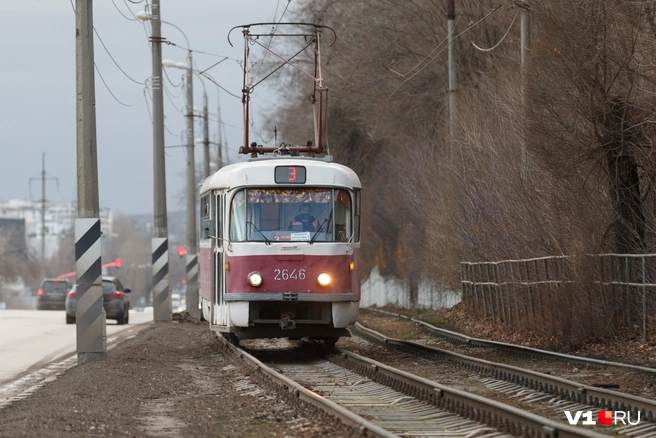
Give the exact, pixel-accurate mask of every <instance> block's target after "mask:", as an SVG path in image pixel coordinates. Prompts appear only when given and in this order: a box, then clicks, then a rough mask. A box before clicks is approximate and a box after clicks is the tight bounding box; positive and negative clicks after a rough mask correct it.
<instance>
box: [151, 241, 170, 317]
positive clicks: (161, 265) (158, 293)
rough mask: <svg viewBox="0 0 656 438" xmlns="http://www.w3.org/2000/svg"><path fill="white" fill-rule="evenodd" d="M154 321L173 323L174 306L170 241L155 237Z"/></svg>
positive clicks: (153, 243)
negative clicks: (170, 273)
mask: <svg viewBox="0 0 656 438" xmlns="http://www.w3.org/2000/svg"><path fill="white" fill-rule="evenodd" d="M152 251H153V319H154V320H155V321H171V320H172V319H173V318H172V315H171V313H172V311H173V306H172V303H171V293H170V291H169V241H168V238H166V237H153V240H152Z"/></svg>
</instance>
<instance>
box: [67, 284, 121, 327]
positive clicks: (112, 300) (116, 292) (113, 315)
mask: <svg viewBox="0 0 656 438" xmlns="http://www.w3.org/2000/svg"><path fill="white" fill-rule="evenodd" d="M75 290H76V287H75V285H73V288H72V289H71V290H70V292H68V295H66V324H75V308H76V306H77V294H76V291H75ZM128 293H130V289H128V288H124V287H123V285H122V284H121V282H120V281H119V280H118V278H116V277H106V276H103V277H102V294H103V307H104V308H105V314H106V316H105V317H106V318H107V319H115V320H116V324H118V325H123V324H127V323H128V322H129V321H130V298H129V297H128V296H127V295H126V294H128Z"/></svg>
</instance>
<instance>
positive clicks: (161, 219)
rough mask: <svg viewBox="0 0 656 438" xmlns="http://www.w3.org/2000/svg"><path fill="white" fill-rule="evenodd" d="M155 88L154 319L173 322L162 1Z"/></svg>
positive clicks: (156, 20) (155, 28)
mask: <svg viewBox="0 0 656 438" xmlns="http://www.w3.org/2000/svg"><path fill="white" fill-rule="evenodd" d="M150 20H151V28H152V34H151V37H150V41H151V43H152V68H153V76H152V84H153V177H154V178H153V179H154V180H153V191H154V200H153V201H154V206H153V240H152V276H153V319H154V320H155V321H171V319H172V310H173V309H172V304H171V292H170V289H169V238H168V235H169V232H168V221H167V217H166V167H165V161H164V160H165V155H164V95H163V90H162V22H161V12H160V7H159V0H152V4H151V13H150Z"/></svg>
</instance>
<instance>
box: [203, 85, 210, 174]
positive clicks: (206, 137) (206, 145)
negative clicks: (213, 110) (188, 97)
mask: <svg viewBox="0 0 656 438" xmlns="http://www.w3.org/2000/svg"><path fill="white" fill-rule="evenodd" d="M208 176H210V127H209V110H208V109H207V93H203V179H205V178H207V177H208Z"/></svg>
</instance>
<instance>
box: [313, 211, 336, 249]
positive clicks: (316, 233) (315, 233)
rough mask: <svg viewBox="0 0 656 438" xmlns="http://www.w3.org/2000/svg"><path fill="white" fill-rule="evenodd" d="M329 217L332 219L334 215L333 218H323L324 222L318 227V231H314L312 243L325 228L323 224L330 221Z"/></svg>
mask: <svg viewBox="0 0 656 438" xmlns="http://www.w3.org/2000/svg"><path fill="white" fill-rule="evenodd" d="M329 219H332V217H331V218H325V219H324V220H323V222H322V223H321V226H320V227H319V228H317V231H315V232H314V236H312V239H310V243H314V239H316V238H317V236H318V235H319V233H320V232H321V230H323V226H324V225H326V224H327V223H328V221H329Z"/></svg>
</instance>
